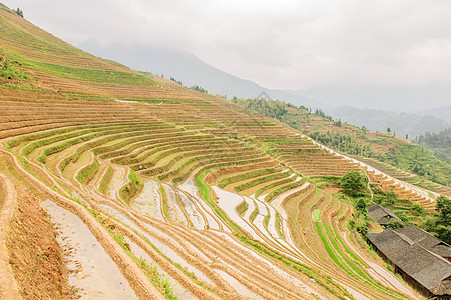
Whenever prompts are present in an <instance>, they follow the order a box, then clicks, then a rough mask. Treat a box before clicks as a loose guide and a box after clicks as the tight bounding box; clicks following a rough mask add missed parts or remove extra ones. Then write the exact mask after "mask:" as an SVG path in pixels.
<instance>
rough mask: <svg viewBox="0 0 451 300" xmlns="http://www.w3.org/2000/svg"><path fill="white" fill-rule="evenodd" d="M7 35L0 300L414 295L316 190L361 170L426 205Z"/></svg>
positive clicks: (2, 52) (232, 120)
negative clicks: (327, 180) (320, 180)
mask: <svg viewBox="0 0 451 300" xmlns="http://www.w3.org/2000/svg"><path fill="white" fill-rule="evenodd" d="M2 8H3V7H2ZM0 24H1V27H0V57H1V62H0V68H1V70H2V72H1V73H0V74H1V75H0V105H1V110H0V144H1V147H0V156H1V160H0V161H1V164H0V173H2V174H4V176H0V179H1V182H0V183H1V186H2V189H1V191H0V199H1V201H2V202H1V203H2V224H1V225H2V229H4V230H5V232H7V233H9V235H8V234H6V235H5V234H3V235H2V236H0V238H1V239H2V241H1V242H2V244H3V243H5V245H6V248H7V249H6V250H4V249H3V251H2V253H1V254H2V255H1V256H0V260H1V261H0V268H1V269H0V272H1V274H2V276H1V278H3V275H4V274H7V275H8V278H10V279H11V280H13V281H15V282H16V286H17V288H16V289H14V288H11V287H12V286H14V285H4V284H2V288H1V289H0V291H1V293H2V296H4V297H9V298H11V297H14V296H17V294H18V293H19V294H20V296H21V297H23V298H27V299H31V298H48V297H57V298H73V297H76V296H77V295H79V296H85V297H95V296H99V295H103V297H107V298H108V297H109V298H111V297H120V298H127V299H133V298H140V299H162V298H168V299H176V298H180V299H193V298H198V299H220V298H222V299H242V298H246V297H249V298H263V299H280V298H281V297H283V298H286V299H317V298H320V299H350V298H352V297H354V298H362V297H366V298H370V299H375V298H377V299H393V298H396V299H404V298H416V297H417V296H416V294H415V293H414V292H412V291H411V290H410V289H409V288H407V287H406V286H405V285H404V284H403V283H402V282H400V281H399V280H398V279H397V278H396V277H395V276H393V275H392V274H391V273H389V272H388V271H387V270H386V269H384V268H383V267H380V266H379V267H374V265H376V266H377V264H379V265H381V266H384V264H383V262H382V261H381V260H380V259H378V258H377V257H375V256H374V255H373V254H372V253H371V252H370V251H369V250H368V249H367V248H366V247H365V246H364V244H359V243H362V241H361V240H360V239H359V237H358V236H357V235H356V233H355V232H354V231H350V230H349V227H348V219H349V218H352V214H353V207H352V205H351V203H349V201H347V200H346V199H342V198H339V197H336V196H335V195H334V193H332V192H330V191H327V190H322V189H319V188H317V187H316V186H315V185H314V184H312V183H311V182H310V181H311V180H310V179H311V178H314V177H323V176H328V177H331V176H332V177H337V176H342V175H343V174H345V173H346V172H347V171H349V170H362V171H365V172H366V173H367V174H368V175H369V176H372V177H374V178H375V181H377V182H379V184H380V185H381V186H383V187H384V188H393V190H394V191H395V192H397V193H398V194H399V195H400V196H401V197H405V198H408V199H411V201H414V202H417V203H420V204H421V205H423V206H424V207H425V208H426V209H432V208H433V207H434V198H435V197H432V198H431V195H430V194H428V193H427V192H425V191H423V190H421V189H418V188H417V187H414V186H412V185H410V184H407V183H404V182H401V181H398V180H396V179H393V178H391V177H390V176H388V175H386V174H383V173H381V172H379V171H377V170H375V169H374V168H372V167H371V166H369V165H366V164H364V163H361V162H359V161H357V160H355V159H351V158H349V157H345V156H342V155H339V154H337V153H335V152H333V151H332V150H330V149H328V148H326V147H324V146H322V145H319V144H318V143H316V142H314V141H312V140H311V139H309V138H307V137H304V136H303V135H302V134H300V133H299V132H298V131H296V130H294V129H292V128H290V127H288V126H287V125H284V124H283V123H280V122H278V121H276V120H274V119H271V118H267V117H263V116H260V115H255V114H253V113H251V112H250V111H248V110H246V109H243V108H241V107H239V106H238V105H236V104H233V103H232V102H229V101H227V100H224V99H222V98H217V97H213V96H211V95H208V94H204V93H198V92H195V91H191V90H188V89H186V88H184V87H182V86H180V85H178V84H176V83H174V82H172V81H169V80H164V79H161V78H158V77H152V76H150V77H147V76H144V75H142V74H140V73H138V72H136V71H133V70H130V69H128V68H126V67H124V66H122V65H120V64H118V63H115V62H111V61H107V60H102V59H100V58H97V57H94V56H92V55H90V54H88V53H85V52H83V51H81V50H79V49H76V48H74V47H72V46H71V45H69V44H67V43H65V42H63V41H61V40H59V39H57V38H56V37H54V36H52V35H50V34H48V33H46V32H44V31H42V30H40V29H39V28H37V27H35V26H33V25H32V24H30V23H29V22H27V21H26V20H24V19H23V18H21V17H20V16H18V15H16V14H14V13H13V12H11V11H9V10H7V9H0ZM4 178H6V179H4ZM3 186H8V189H4V188H3ZM5 203H7V204H8V205H6V204H5ZM25 213H27V214H28V215H31V216H33V218H31V221H30V222H29V223H24V220H28V219H30V218H27V217H24V216H23V214H25ZM3 216H5V217H3ZM50 222H52V223H54V224H58V225H57V227H55V226H56V225H55V226H54V227H53V228H51V227H50V226H47V227H43V226H40V227H39V228H42V232H41V233H39V234H36V232H35V230H36V228H37V227H36V226H38V224H51V223H50ZM54 236H56V237H57V238H56V240H57V241H58V243H57V244H55V243H53V244H52V241H53V242H54V241H55V239H49V237H54ZM19 237H20V239H21V241H29V243H26V242H23V243H20V244H18V243H15V240H16V239H18V238H19ZM337 241H338V242H337ZM360 245H362V247H361V246H360ZM29 266H33V268H30V267H29ZM27 267H28V268H27ZM36 274H42V276H41V275H40V276H36ZM49 274H51V275H52V276H49ZM12 278H13V279H12ZM2 283H3V282H2ZM70 285H72V287H71V286H70ZM37 286H42V287H45V288H36V287H37ZM363 295H364V296H363Z"/></svg>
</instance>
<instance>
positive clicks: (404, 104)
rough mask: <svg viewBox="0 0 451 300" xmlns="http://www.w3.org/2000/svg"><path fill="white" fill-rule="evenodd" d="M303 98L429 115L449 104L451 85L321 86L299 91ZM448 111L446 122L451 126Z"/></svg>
mask: <svg viewBox="0 0 451 300" xmlns="http://www.w3.org/2000/svg"><path fill="white" fill-rule="evenodd" d="M299 93H300V94H302V95H303V96H305V97H308V98H311V99H315V100H317V101H319V102H321V103H323V104H325V105H326V107H323V108H327V107H331V106H332V107H335V108H336V107H339V106H354V107H360V108H371V109H380V110H388V111H397V112H408V113H418V112H420V111H425V112H426V114H429V112H432V115H434V116H437V114H436V113H434V112H438V111H440V108H439V109H433V110H432V109H431V108H438V107H442V106H444V104H448V103H449V102H450V95H451V84H448V85H447V84H430V85H423V86H408V85H400V84H390V85H358V86H345V85H343V86H338V87H336V86H321V87H315V88H310V89H305V90H302V91H299ZM450 114H451V113H450V110H449V109H448V117H447V120H448V122H450Z"/></svg>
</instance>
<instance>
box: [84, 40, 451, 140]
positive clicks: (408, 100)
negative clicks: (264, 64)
mask: <svg viewBox="0 0 451 300" xmlns="http://www.w3.org/2000/svg"><path fill="white" fill-rule="evenodd" d="M78 46H79V47H80V48H81V49H83V50H85V51H88V52H90V53H92V54H94V55H97V56H100V57H103V58H108V59H112V60H115V61H118V62H121V63H123V64H125V65H127V66H129V67H131V68H133V69H136V70H140V71H150V72H152V73H153V74H155V75H159V76H162V75H163V76H164V77H165V78H170V77H174V78H175V79H176V80H178V81H182V83H183V85H185V86H188V87H189V86H193V85H199V86H201V87H203V88H205V89H207V90H208V91H209V93H211V94H218V95H221V96H224V95H225V96H227V97H228V98H232V97H233V96H237V97H241V98H255V97H257V96H259V95H260V94H261V93H262V92H265V93H266V94H267V95H269V97H271V98H272V99H273V100H276V99H278V100H282V101H286V102H291V103H293V104H296V105H304V106H307V107H311V108H312V109H317V108H319V109H322V110H324V111H325V112H327V113H328V114H330V115H332V116H333V117H334V119H339V118H341V119H342V120H343V121H345V122H348V123H350V124H353V125H356V126H365V127H366V128H367V129H369V130H372V131H380V132H385V131H386V129H387V127H390V128H391V130H392V132H395V133H396V134H397V135H398V136H401V137H405V136H406V134H407V135H408V136H409V138H410V139H413V138H415V137H416V136H418V135H420V134H424V133H425V132H439V131H440V130H443V129H445V128H447V127H448V126H450V122H451V106H446V107H437V108H434V104H436V105H440V103H443V101H444V99H443V97H444V96H443V95H451V89H449V88H448V87H447V86H438V85H436V86H421V87H409V86H398V85H392V86H379V87H376V86H359V87H346V86H343V87H317V88H311V89H306V90H302V91H289V90H276V89H268V88H265V87H262V86H261V85H259V84H257V83H255V82H253V81H251V80H246V79H242V78H239V77H237V76H235V75H232V74H229V73H226V72H224V71H221V70H219V69H217V68H215V67H213V66H211V65H209V64H207V63H205V62H204V61H202V60H201V59H200V58H199V57H197V56H196V55H194V54H192V53H189V52H187V51H182V50H176V49H167V48H161V47H157V46H139V45H133V46H131V45H122V44H118V43H112V44H108V45H100V44H99V43H97V42H95V41H85V42H83V43H81V44H79V45H78ZM448 89H449V91H448ZM445 103H446V102H445ZM431 107H432V108H431Z"/></svg>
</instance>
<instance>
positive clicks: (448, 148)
mask: <svg viewBox="0 0 451 300" xmlns="http://www.w3.org/2000/svg"><path fill="white" fill-rule="evenodd" d="M415 143H417V144H419V145H421V146H423V147H425V148H427V149H428V150H430V151H431V152H432V153H434V154H435V156H437V157H438V158H441V159H443V160H447V161H450V162H451V127H449V128H446V129H444V130H442V131H440V132H438V133H430V132H426V134H424V135H420V136H419V137H418V138H416V139H415Z"/></svg>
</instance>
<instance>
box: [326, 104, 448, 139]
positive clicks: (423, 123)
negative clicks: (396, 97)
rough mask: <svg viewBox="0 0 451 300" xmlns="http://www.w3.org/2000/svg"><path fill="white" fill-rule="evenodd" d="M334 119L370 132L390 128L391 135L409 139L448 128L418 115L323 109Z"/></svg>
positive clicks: (432, 118)
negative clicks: (363, 127)
mask: <svg viewBox="0 0 451 300" xmlns="http://www.w3.org/2000/svg"><path fill="white" fill-rule="evenodd" d="M325 112H326V113H328V114H330V115H332V117H333V118H334V119H339V118H341V119H342V121H344V122H347V123H349V124H353V125H356V126H359V127H362V126H365V127H366V128H367V129H369V130H372V131H379V132H386V130H387V127H390V129H391V132H392V133H396V135H397V136H399V137H402V138H405V136H406V134H408V136H409V139H414V138H415V137H417V136H419V135H421V134H425V133H426V132H431V133H433V132H439V131H441V130H443V129H445V128H447V127H449V126H450V123H449V122H446V121H444V120H442V119H440V118H437V117H435V116H431V115H424V116H423V115H419V114H411V113H409V114H408V113H396V112H391V111H385V110H376V109H362V108H357V107H349V106H342V107H338V108H335V109H325Z"/></svg>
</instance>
